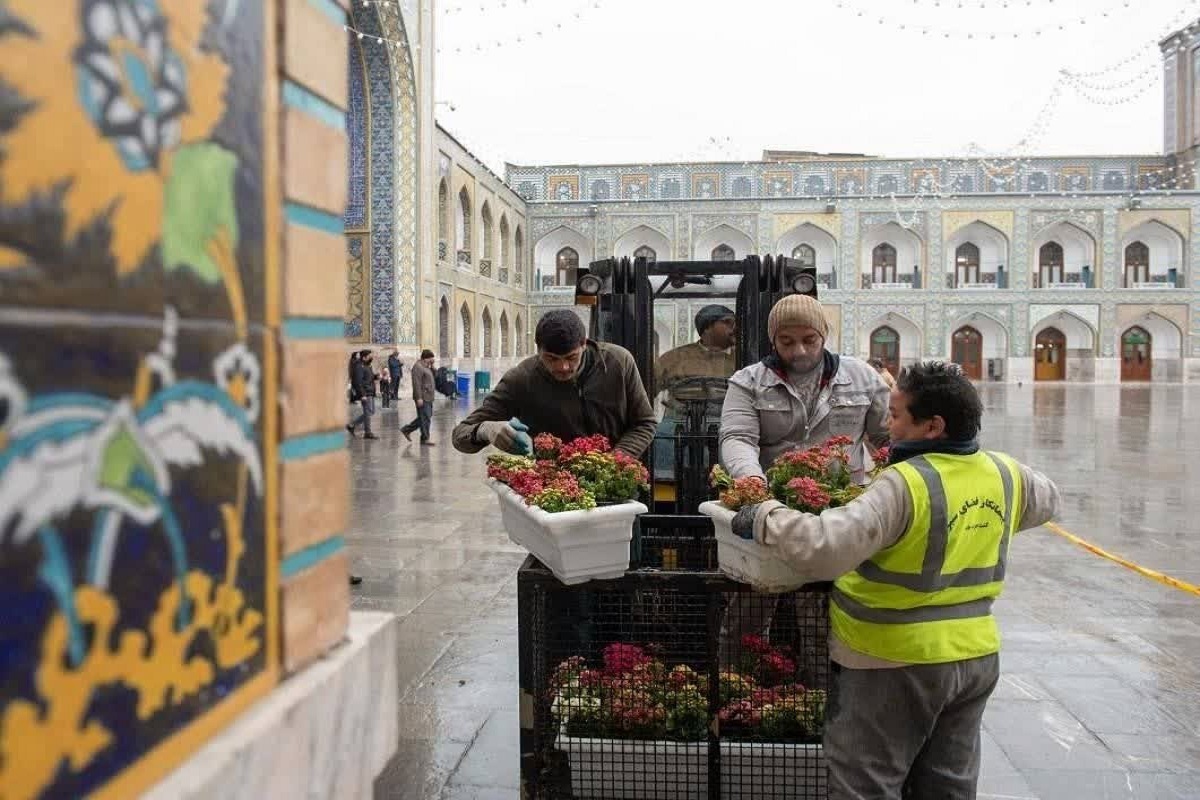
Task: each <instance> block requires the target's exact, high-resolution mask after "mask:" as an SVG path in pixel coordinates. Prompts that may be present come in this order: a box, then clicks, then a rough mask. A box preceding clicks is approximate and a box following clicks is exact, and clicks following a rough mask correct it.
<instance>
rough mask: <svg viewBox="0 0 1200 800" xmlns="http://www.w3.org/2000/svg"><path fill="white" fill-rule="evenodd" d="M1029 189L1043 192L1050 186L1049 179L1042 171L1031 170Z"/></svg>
mask: <svg viewBox="0 0 1200 800" xmlns="http://www.w3.org/2000/svg"><path fill="white" fill-rule="evenodd" d="M1028 185H1029V191H1031V192H1044V191H1046V190H1047V189H1049V188H1050V179H1049V178H1047V177H1046V173H1044V172H1032V173H1030V175H1029V184H1028Z"/></svg>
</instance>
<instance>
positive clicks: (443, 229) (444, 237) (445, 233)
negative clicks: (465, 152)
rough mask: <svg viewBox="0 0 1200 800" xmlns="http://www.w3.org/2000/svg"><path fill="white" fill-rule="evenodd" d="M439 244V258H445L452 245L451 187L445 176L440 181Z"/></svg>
mask: <svg viewBox="0 0 1200 800" xmlns="http://www.w3.org/2000/svg"><path fill="white" fill-rule="evenodd" d="M438 245H439V247H438V258H442V259H444V258H445V257H446V249H447V248H448V247H449V246H450V189H449V188H448V187H447V186H446V179H445V178H442V180H441V181H440V182H439V183H438Z"/></svg>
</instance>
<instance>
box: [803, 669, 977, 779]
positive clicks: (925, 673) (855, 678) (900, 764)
mask: <svg viewBox="0 0 1200 800" xmlns="http://www.w3.org/2000/svg"><path fill="white" fill-rule="evenodd" d="M999 679H1000V657H999V655H996V654H993V655H990V656H984V657H982V658H973V659H970V660H968V661H954V662H951V663H948V664H918V665H914V666H911V667H897V668H893V669H846V668H844V667H840V666H838V665H836V664H835V665H834V667H833V674H832V676H831V681H830V694H829V704H828V707H827V709H826V717H825V760H826V763H827V764H828V768H829V800H875V798H906V800H907V799H908V798H912V799H913V800H924V799H925V798H936V800H973V798H974V797H975V787H976V784H977V783H978V781H979V761H980V742H979V739H980V734H979V731H980V727H981V725H982V724H983V709H984V706H986V705H987V701H988V697H990V696H991V694H992V690H993V689H995V688H996V683H997V681H999Z"/></svg>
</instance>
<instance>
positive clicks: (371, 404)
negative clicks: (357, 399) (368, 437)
mask: <svg viewBox="0 0 1200 800" xmlns="http://www.w3.org/2000/svg"><path fill="white" fill-rule="evenodd" d="M374 414H375V398H374V397H364V398H363V399H362V413H361V414H359V415H358V417H357V418H355V420H354V422H351V423H350V427H351V428H357V427H358V426H359V423H362V426H363V433H370V432H371V417H372V416H374Z"/></svg>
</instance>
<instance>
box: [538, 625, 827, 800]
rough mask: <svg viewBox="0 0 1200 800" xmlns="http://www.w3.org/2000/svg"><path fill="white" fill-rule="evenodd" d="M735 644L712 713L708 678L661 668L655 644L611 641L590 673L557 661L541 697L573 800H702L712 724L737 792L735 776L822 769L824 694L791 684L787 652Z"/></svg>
mask: <svg viewBox="0 0 1200 800" xmlns="http://www.w3.org/2000/svg"><path fill="white" fill-rule="evenodd" d="M742 644H743V648H742V658H741V660H740V664H739V667H740V669H739V670H738V671H734V670H726V671H723V672H721V673H720V675H719V680H720V686H719V690H718V697H719V700H718V705H716V706H710V701H709V678H708V676H707V675H705V674H701V673H700V672H697V671H696V670H695V669H694V668H693V667H692V666H690V665H688V664H674V665H671V664H669V663H668V662H665V661H664V660H663V659H662V658H661V657H660V656H659V650H658V648H656V647H654V646H653V645H646V646H642V645H635V644H627V643H622V642H616V643H613V644H610V645H608V646H607V647H605V648H604V651H603V656H602V662H601V663H600V664H597V665H593V666H589V665H588V663H587V660H586V659H585V658H583V657H582V656H572V657H570V658H568V659H566V660H565V661H563V662H562V663H560V664H559V665H558V666H557V667H556V668H555V670H554V673H553V676H552V678H551V684H550V689H549V694H550V696H549V697H548V698H547V699H548V700H549V701H550V713H551V715H552V717H553V719H554V722H555V724H556V726H557V728H558V738H557V741H556V747H557V748H558V749H560V750H563V751H564V752H566V753H567V757H568V759H569V760H570V763H571V773H572V788H573V791H574V793H575V796H577V797H581V798H585V797H601V796H603V797H619V798H638V800H644V799H645V798H650V797H659V796H661V797H664V798H665V797H668V796H669V797H672V798H679V797H688V798H690V797H695V798H706V797H707V796H708V794H707V786H708V745H707V739H708V732H709V729H710V727H711V723H712V717H713V716H716V717H717V718H718V720H719V730H720V736H721V740H722V741H721V743H720V747H721V760H722V776H723V783H725V784H726V785H728V786H732V787H738V786H741V785H743V784H742V777H743V776H742V775H741V774H740V770H741V769H747V770H751V773H750V775H749V776H747V777H748V778H750V779H753V776H755V775H757V776H758V779H759V780H761V776H762V774H763V773H764V771H767V774H771V775H774V776H777V777H778V779H779V782H781V783H783V784H788V783H789V782H790V781H797V782H802V781H804V780H805V775H806V774H809V775H812V774H818V773H819V772H821V771H823V770H819V769H818V767H819V766H820V757H821V756H820V746H819V745H820V741H821V733H822V730H823V725H824V718H825V692H824V691H823V690H819V689H807V688H805V687H804V686H802V685H801V684H800V683H799V682H798V675H797V669H796V660H795V659H794V658H792V657H790V655H789V654H788V653H787V652H786V651H784V650H782V649H779V648H775V647H773V646H772V645H770V644H768V643H766V642H765V641H764V640H762V639H761V638H759V637H757V636H746V637H743V641H742ZM802 764H803V765H804V767H805V768H803V769H802V768H800V767H801V765H802ZM745 785H747V786H748V785H750V783H746V784H745ZM773 788H774V789H775V790H777V791H778V790H783V789H785V788H796V789H798V788H800V787H799V783H797V785H796V786H784V785H776V786H774V787H773ZM613 792H616V794H614V793H613ZM786 794H787V796H793V794H792V793H791V792H787V793H786Z"/></svg>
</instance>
